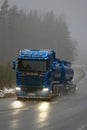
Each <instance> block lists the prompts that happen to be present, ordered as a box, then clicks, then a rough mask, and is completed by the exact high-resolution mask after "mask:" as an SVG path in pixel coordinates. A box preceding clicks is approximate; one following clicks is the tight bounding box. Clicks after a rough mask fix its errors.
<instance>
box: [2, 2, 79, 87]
mask: <svg viewBox="0 0 87 130" xmlns="http://www.w3.org/2000/svg"><path fill="white" fill-rule="evenodd" d="M76 46H77V42H76V41H75V40H73V39H72V37H71V33H70V31H69V29H68V25H67V23H66V21H65V18H64V16H56V15H55V14H54V12H53V11H50V12H47V13H43V14H41V13H40V12H38V11H37V10H30V11H29V12H26V11H24V10H23V9H21V10H19V9H18V8H17V6H16V5H14V6H11V7H10V6H9V3H8V0H4V1H3V3H2V5H1V7H0V64H1V66H0V86H1V85H2V84H4V82H5V81H4V80H5V79H6V82H7V80H8V82H7V83H8V84H9V85H10V84H12V82H13V81H14V73H13V71H12V69H11V65H10V64H8V63H11V60H12V59H14V58H15V57H16V56H17V54H18V51H19V50H21V49H24V48H25V49H28V48H34V49H39V48H41V49H54V50H55V51H56V54H57V57H59V58H61V59H65V60H69V61H73V60H74V58H75V56H76V54H77V53H76V51H77V50H76ZM8 66H9V67H8ZM11 71H12V72H11ZM10 73H11V75H10ZM12 77H13V78H12ZM10 80H12V82H11V81H10ZM2 82H3V83H2ZM10 82H11V83H10Z"/></svg>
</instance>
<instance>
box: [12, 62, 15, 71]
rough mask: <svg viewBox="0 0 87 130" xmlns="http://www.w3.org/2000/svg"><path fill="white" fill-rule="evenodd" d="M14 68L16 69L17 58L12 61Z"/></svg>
mask: <svg viewBox="0 0 87 130" xmlns="http://www.w3.org/2000/svg"><path fill="white" fill-rule="evenodd" d="M12 69H14V70H15V69H16V61H15V60H13V61H12Z"/></svg>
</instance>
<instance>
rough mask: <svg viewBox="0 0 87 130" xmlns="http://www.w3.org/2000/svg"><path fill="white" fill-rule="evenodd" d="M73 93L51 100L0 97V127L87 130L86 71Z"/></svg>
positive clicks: (3, 129) (24, 129)
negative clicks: (19, 99)
mask: <svg viewBox="0 0 87 130" xmlns="http://www.w3.org/2000/svg"><path fill="white" fill-rule="evenodd" d="M85 73H86V76H85V78H84V79H82V80H81V81H80V82H79V83H78V84H77V91H76V93H75V94H73V95H67V96H64V97H62V98H57V99H56V100H54V101H52V102H41V101H39V102H31V101H26V102H23V101H17V100H16V98H7V99H0V130H87V71H86V69H85Z"/></svg>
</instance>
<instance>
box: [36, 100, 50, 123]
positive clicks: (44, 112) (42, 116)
mask: <svg viewBox="0 0 87 130" xmlns="http://www.w3.org/2000/svg"><path fill="white" fill-rule="evenodd" d="M38 110H39V111H40V113H39V114H38V122H43V121H46V120H47V117H48V113H49V103H47V102H43V103H41V104H40V105H39V107H38ZM40 125H41V124H40Z"/></svg>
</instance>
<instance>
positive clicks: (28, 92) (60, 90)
mask: <svg viewBox="0 0 87 130" xmlns="http://www.w3.org/2000/svg"><path fill="white" fill-rule="evenodd" d="M13 69H14V70H15V71H16V96H17V99H19V100H21V99H53V98H55V97H56V96H62V95H64V94H65V93H67V92H69V91H75V88H76V85H75V84H73V77H74V70H73V68H72V64H71V63H70V62H68V61H65V60H60V59H58V58H56V53H55V51H54V50H50V49H49V50H47V49H38V50H36V49H23V50H20V51H19V54H18V56H17V58H16V59H15V60H13Z"/></svg>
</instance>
